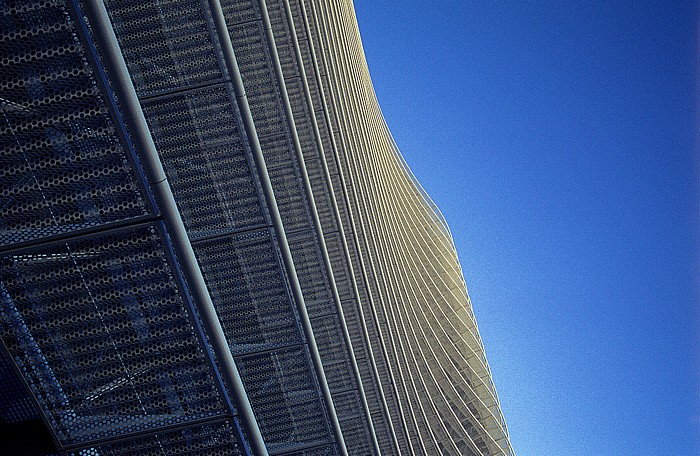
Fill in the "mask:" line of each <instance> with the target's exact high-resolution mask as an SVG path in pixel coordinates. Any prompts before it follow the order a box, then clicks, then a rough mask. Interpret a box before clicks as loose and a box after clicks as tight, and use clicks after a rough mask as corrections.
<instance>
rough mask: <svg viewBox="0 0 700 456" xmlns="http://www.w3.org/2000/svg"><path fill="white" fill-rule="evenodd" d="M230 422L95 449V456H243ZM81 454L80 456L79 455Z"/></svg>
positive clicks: (242, 450)
mask: <svg viewBox="0 0 700 456" xmlns="http://www.w3.org/2000/svg"><path fill="white" fill-rule="evenodd" d="M235 426H236V424H235V423H234V422H230V421H223V422H219V423H212V424H205V425H201V426H192V427H187V428H184V429H178V430H174V431H170V432H159V433H157V434H155V435H151V436H148V437H145V438H137V439H131V440H127V441H123V442H119V443H110V444H105V445H100V446H97V447H95V448H94V449H93V450H92V451H94V455H95V456H185V455H187V456H194V455H201V456H239V455H243V454H246V453H245V451H244V449H243V445H242V444H241V442H239V441H238V440H237V439H236V438H235V437H234V435H235V430H234V429H235ZM81 454H82V453H81Z"/></svg>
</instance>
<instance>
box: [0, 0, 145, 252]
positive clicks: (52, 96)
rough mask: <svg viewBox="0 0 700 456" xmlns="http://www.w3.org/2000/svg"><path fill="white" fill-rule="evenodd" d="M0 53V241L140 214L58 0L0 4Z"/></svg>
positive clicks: (140, 203)
mask: <svg viewBox="0 0 700 456" xmlns="http://www.w3.org/2000/svg"><path fill="white" fill-rule="evenodd" d="M0 56H1V58H2V64H1V65H0V150H1V151H2V152H1V153H0V244H4V245H7V244H13V243H17V242H22V241H28V240H34V239H37V238H42V237H46V236H51V235H57V234H63V233H69V232H74V231H76V230H79V229H82V228H86V227H92V226H97V225H102V224H105V223H109V222H114V221H121V220H125V219H128V218H131V217H136V216H140V215H145V214H147V212H148V210H147V207H146V204H145V202H144V200H143V197H142V195H141V193H140V191H139V189H138V187H137V184H136V181H135V179H134V177H133V175H132V172H131V166H130V165H129V162H128V160H127V155H126V153H125V151H124V148H123V146H122V144H121V143H120V141H119V139H118V138H117V136H116V133H115V129H114V126H113V124H112V122H111V120H110V118H109V113H108V110H107V108H106V107H105V103H104V100H103V99H102V96H101V95H100V93H99V90H98V88H97V84H96V82H95V79H94V77H93V74H92V70H91V69H90V67H89V65H88V64H87V61H86V57H85V52H84V49H83V46H82V45H81V43H80V41H79V40H78V38H77V35H76V32H75V24H74V23H73V21H72V19H71V17H70V15H69V13H68V10H67V8H66V5H65V4H64V2H62V1H58V0H57V1H19V2H2V4H0ZM27 214H31V217H28V216H27Z"/></svg>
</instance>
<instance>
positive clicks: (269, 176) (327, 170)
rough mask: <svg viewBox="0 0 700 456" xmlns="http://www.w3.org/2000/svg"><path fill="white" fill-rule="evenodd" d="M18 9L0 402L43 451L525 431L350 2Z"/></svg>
mask: <svg viewBox="0 0 700 456" xmlns="http://www.w3.org/2000/svg"><path fill="white" fill-rule="evenodd" d="M0 21H1V22H0V24H1V28H0V49H1V50H2V51H1V52H0V56H1V57H2V59H3V61H2V65H1V66H0V75H1V77H0V107H1V110H2V119H0V130H1V131H2V133H1V134H0V141H1V142H2V146H1V147H2V153H1V154H0V172H1V174H0V176H1V177H0V188H1V191H2V193H1V194H0V253H1V254H2V263H1V266H0V267H1V269H0V294H1V296H2V301H1V304H0V317H1V318H0V340H1V341H2V347H0V348H1V350H0V409H1V410H0V416H1V418H2V421H3V424H2V426H4V427H6V428H7V429H15V430H18V432H20V431H21V430H26V429H30V425H32V426H33V424H31V423H37V422H38V423H39V424H40V426H41V427H42V428H43V429H45V430H47V431H48V434H47V435H49V436H50V443H51V445H52V446H53V447H55V448H52V449H51V450H50V451H49V450H41V451H43V453H42V452H41V451H40V450H36V451H37V453H35V454H49V453H51V452H54V453H60V454H76V455H78V454H81V455H127V454H139V455H151V454H154V455H155V454H164V455H177V454H203V455H217V454H221V455H229V454H271V455H283V454H284V455H307V456H312V455H313V456H317V455H318V456H320V455H327V454H328V455H335V454H353V455H367V454H384V455H392V454H427V455H434V454H459V455H480V456H485V455H508V456H510V455H512V454H513V450H512V448H511V446H510V443H509V440H508V434H507V430H506V426H505V422H504V419H503V416H502V414H501V411H500V406H499V403H498V399H497V395H496V391H495V388H494V385H493V383H492V380H491V375H490V372H489V368H488V364H487V362H486V358H485V355H484V350H483V346H482V343H481V340H480V337H479V333H478V330H477V326H476V322H475V320H474V315H473V313H472V311H471V303H470V301H469V297H468V295H467V291H466V287H465V284H464V279H463V276H462V272H461V268H460V266H459V263H458V260H457V255H456V252H455V249H454V245H453V243H452V238H451V235H450V232H449V229H448V227H447V224H446V222H445V220H444V219H443V217H442V215H441V214H440V212H439V211H438V209H437V208H436V206H435V205H434V204H433V202H432V201H431V200H430V198H429V197H428V196H427V195H426V193H425V192H424V191H423V189H422V188H421V186H420V184H419V183H418V182H417V181H416V180H415V178H414V177H413V175H412V174H411V171H410V170H409V169H408V167H407V166H406V164H405V162H404V161H403V159H402V157H401V155H400V153H399V151H398V150H397V148H396V145H395V143H394V142H393V140H392V138H391V135H390V133H389V131H388V129H387V126H386V123H385V122H384V120H383V118H382V114H381V111H380V109H379V105H378V103H377V100H376V97H375V95H374V92H373V89H372V84H371V81H370V78H369V72H368V70H367V66H366V61H365V59H364V55H363V51H362V45H361V42H360V37H359V32H358V29H357V23H356V20H355V14H354V10H353V5H352V2H351V1H335V0H325V1H314V0H267V1H265V0H146V1H143V0H105V1H104V2H103V1H102V0H19V1H9V0H0ZM39 420H40V421H39ZM31 429H34V428H31Z"/></svg>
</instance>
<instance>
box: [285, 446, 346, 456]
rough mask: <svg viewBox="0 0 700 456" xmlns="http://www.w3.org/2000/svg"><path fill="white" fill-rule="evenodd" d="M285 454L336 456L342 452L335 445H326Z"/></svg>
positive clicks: (293, 455) (295, 455) (292, 455)
mask: <svg viewBox="0 0 700 456" xmlns="http://www.w3.org/2000/svg"><path fill="white" fill-rule="evenodd" d="M284 454H285V456H336V455H339V454H340V452H339V451H338V448H337V447H336V446H335V445H324V446H322V447H318V448H311V449H307V450H302V451H292V452H290V453H284Z"/></svg>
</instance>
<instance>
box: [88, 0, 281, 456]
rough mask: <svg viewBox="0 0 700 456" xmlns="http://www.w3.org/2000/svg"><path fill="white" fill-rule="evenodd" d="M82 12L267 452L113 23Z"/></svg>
mask: <svg viewBox="0 0 700 456" xmlns="http://www.w3.org/2000/svg"><path fill="white" fill-rule="evenodd" d="M84 4H85V13H86V14H87V17H88V20H89V21H90V23H91V24H92V30H93V32H94V35H95V40H96V41H97V42H98V44H99V45H100V47H101V49H102V51H103V62H104V65H105V69H106V70H107V72H108V74H109V75H110V78H111V79H110V80H111V82H112V84H113V88H114V91H115V93H116V94H117V96H118V98H119V100H120V101H121V103H122V104H121V107H122V111H123V114H124V117H125V119H126V122H127V125H129V127H130V130H129V132H130V133H131V137H132V140H133V142H134V144H135V146H136V147H137V149H138V152H139V157H140V159H141V160H142V162H143V166H144V171H145V173H146V177H147V178H148V180H149V183H150V184H151V188H152V189H153V194H154V197H155V200H156V202H157V204H158V207H159V209H160V212H161V214H162V217H163V222H164V223H165V226H166V227H167V229H168V233H169V234H170V237H171V240H172V243H173V250H174V251H175V253H176V255H177V258H178V261H179V263H180V267H181V269H182V272H183V275H184V276H185V279H186V280H187V284H188V286H189V290H190V293H191V294H192V297H193V299H194V304H195V306H196V308H197V311H198V313H199V316H200V318H201V320H202V324H203V325H204V327H205V330H206V331H207V335H208V336H209V341H210V343H211V345H212V348H213V350H214V354H215V355H216V357H217V360H218V361H219V365H220V367H221V372H222V375H223V379H224V381H225V382H226V386H227V387H228V388H229V391H230V392H231V394H233V396H234V397H233V400H234V403H235V405H236V409H237V411H238V414H239V416H240V418H241V420H242V421H243V424H244V426H245V428H246V431H247V435H248V439H249V441H250V442H249V443H250V446H251V448H252V450H253V452H254V453H255V454H256V455H260V456H267V454H268V453H267V449H266V448H265V444H264V442H263V440H262V436H261V434H260V428H259V427H258V423H257V421H256V419H255V416H254V415H253V409H252V407H251V406H250V402H249V401H248V396H247V395H246V392H245V389H244V387H243V381H242V380H241V376H240V374H239V372H238V369H237V367H236V364H235V362H234V360H233V355H232V354H231V350H230V349H229V346H228V342H227V341H226V337H225V336H224V332H223V328H222V327H221V322H220V321H219V318H218V316H217V314H216V310H215V309H214V304H213V302H212V300H211V296H209V291H208V290H207V287H206V283H205V282H204V277H203V276H202V271H201V270H200V269H199V264H198V263H197V259H196V258H195V255H194V251H193V250H192V245H191V244H190V240H189V238H188V237H187V232H186V231H185V226H184V224H183V222H182V218H181V217H180V212H179V210H178V209H177V205H176V204H175V198H174V197H173V194H172V191H171V189H170V185H169V184H168V181H167V177H166V175H165V171H164V170H163V165H162V164H161V162H160V158H159V157H158V152H157V151H156V148H155V145H154V143H153V138H152V137H151V132H150V131H149V129H148V124H147V123H146V119H145V117H144V115H143V111H142V110H141V105H140V103H139V100H138V97H137V95H136V91H135V89H134V85H133V83H132V81H131V77H130V76H129V71H128V69H127V66H126V62H125V61H124V57H123V56H122V53H121V49H120V47H119V43H118V42H117V37H116V35H115V33H114V29H113V28H112V22H111V21H110V19H109V15H108V14H107V10H106V8H105V5H104V3H103V1H102V0H85V3H84Z"/></svg>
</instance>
